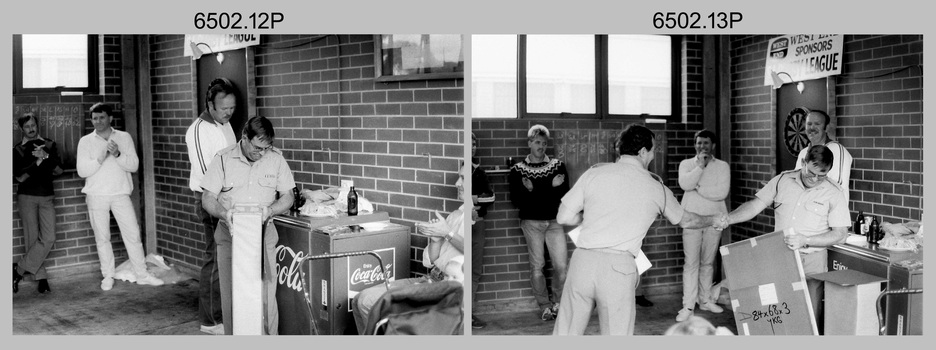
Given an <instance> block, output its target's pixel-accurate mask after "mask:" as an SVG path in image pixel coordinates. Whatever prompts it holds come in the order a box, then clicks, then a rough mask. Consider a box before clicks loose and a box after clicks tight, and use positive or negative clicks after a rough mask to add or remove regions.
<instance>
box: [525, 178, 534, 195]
mask: <svg viewBox="0 0 936 350" xmlns="http://www.w3.org/2000/svg"><path fill="white" fill-rule="evenodd" d="M523 187H526V189H527V191H530V192H533V181H530V179H528V178H523Z"/></svg>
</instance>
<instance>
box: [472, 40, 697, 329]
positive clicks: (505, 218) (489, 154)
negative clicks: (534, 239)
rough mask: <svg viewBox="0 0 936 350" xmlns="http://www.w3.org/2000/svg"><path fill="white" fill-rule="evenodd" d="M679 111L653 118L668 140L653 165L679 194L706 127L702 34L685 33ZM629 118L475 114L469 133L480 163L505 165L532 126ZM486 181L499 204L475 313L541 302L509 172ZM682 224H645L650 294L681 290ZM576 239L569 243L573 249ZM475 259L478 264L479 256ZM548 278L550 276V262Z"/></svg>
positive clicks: (490, 222)
mask: <svg viewBox="0 0 936 350" xmlns="http://www.w3.org/2000/svg"><path fill="white" fill-rule="evenodd" d="M682 40H683V42H682V49H681V51H682V52H683V53H684V54H683V59H682V87H683V88H682V89H683V93H682V106H683V109H682V115H683V116H684V118H685V120H686V121H687V122H685V123H667V124H649V125H647V126H648V127H650V128H651V129H653V130H654V131H655V132H656V133H657V134H658V135H660V136H662V137H664V138H665V140H666V146H667V148H666V157H663V158H660V157H658V158H657V159H656V160H655V161H654V164H656V162H662V164H660V165H659V166H655V165H654V164H651V169H661V170H658V171H657V172H658V173H659V175H661V176H662V177H663V178H664V181H665V183H666V185H667V186H668V187H669V188H670V189H671V190H673V192H674V194H676V196H677V198H680V197H681V196H682V190H681V189H680V188H679V185H678V166H679V162H680V161H682V160H683V159H686V158H688V157H691V156H694V155H695V150H694V148H693V143H692V136H693V134H694V133H695V132H696V131H697V130H698V129H699V128H701V125H702V94H701V89H702V69H701V59H702V58H701V57H702V56H701V41H700V38H699V37H695V36H687V37H683V38H682ZM629 123H630V122H627V121H593V120H590V121H561V120H527V119H524V120H516V119H510V120H505V119H475V120H473V121H472V125H471V127H472V132H474V133H475V135H476V136H477V137H478V140H479V143H478V148H477V152H476V155H477V157H478V158H480V161H481V166H482V168H485V169H493V167H495V166H500V167H501V169H503V166H504V164H505V158H506V157H511V156H521V157H522V156H526V155H527V154H529V147H528V146H527V142H526V132H527V130H528V129H529V128H530V127H531V126H533V125H535V124H543V125H544V126H546V127H547V128H548V129H549V130H550V131H552V132H555V131H556V130H564V131H575V130H581V129H602V130H616V131H620V130H623V128H624V126H626V125H627V124H629ZM554 146H555V144H554V143H553V142H551V143H550V148H549V149H548V150H547V154H549V155H550V157H553V156H554V155H555V154H556V151H555V147H554ZM488 179H489V180H490V182H491V186H492V188H493V190H494V192H495V202H494V204H493V205H492V206H491V207H490V208H489V209H488V214H487V216H486V217H485V221H486V225H487V226H486V227H487V230H486V233H485V248H484V258H483V261H482V262H481V263H482V264H483V265H484V267H483V270H484V275H483V276H482V278H481V282H480V284H479V287H478V294H477V300H478V304H476V305H475V306H474V308H475V310H476V312H490V311H498V310H516V309H531V308H536V302H535V301H534V300H533V295H532V289H531V288H530V283H529V278H530V272H529V269H530V268H529V255H528V254H527V249H526V241H525V239H524V238H523V232H522V231H521V230H520V220H519V216H518V213H517V210H516V208H515V207H514V206H513V204H511V203H510V195H509V188H508V184H507V174H506V172H505V171H491V172H489V175H488ZM681 234H682V230H681V229H678V228H677V227H676V226H674V225H671V224H670V223H669V222H668V221H666V220H665V219H661V218H658V219H657V220H656V222H655V223H654V224H653V226H652V227H651V228H650V229H649V230H648V232H647V236H646V238H644V242H643V247H642V249H643V250H644V252H645V253H646V254H647V257H648V258H649V259H650V260H651V261H652V262H653V267H652V268H651V269H650V270H649V271H647V272H646V273H645V275H644V276H643V278H642V279H641V285H642V286H643V288H644V293H645V294H647V295H652V294H656V293H667V292H674V291H680V290H681V288H682V265H683V253H682V235H681ZM572 249H574V245H573V244H571V242H569V251H570V253H571V251H572ZM475 263H477V262H475ZM546 268H547V272H546V274H547V276H550V275H551V268H550V265H549V263H547V264H546Z"/></svg>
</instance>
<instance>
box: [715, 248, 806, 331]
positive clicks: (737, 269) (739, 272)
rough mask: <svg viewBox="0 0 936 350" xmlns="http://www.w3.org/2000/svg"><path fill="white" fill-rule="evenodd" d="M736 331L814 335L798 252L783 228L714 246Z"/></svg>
mask: <svg viewBox="0 0 936 350" xmlns="http://www.w3.org/2000/svg"><path fill="white" fill-rule="evenodd" d="M719 252H720V253H721V255H722V264H723V265H724V267H725V275H726V276H727V280H728V283H727V284H728V292H729V295H730V297H731V305H730V306H731V307H730V309H731V311H732V313H733V314H734V317H735V322H736V324H737V326H738V334H739V335H816V334H818V329H817V327H816V321H815V317H814V316H813V309H812V304H811V303H810V302H809V289H808V288H806V278H805V277H804V276H803V266H802V262H801V260H800V256H799V252H797V251H795V250H791V249H790V248H789V247H787V245H786V243H784V241H783V232H782V231H777V232H774V233H769V234H766V235H763V236H760V237H755V238H751V239H747V240H744V241H740V242H736V243H732V244H727V245H724V246H722V247H721V248H720V249H719Z"/></svg>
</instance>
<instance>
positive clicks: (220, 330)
mask: <svg viewBox="0 0 936 350" xmlns="http://www.w3.org/2000/svg"><path fill="white" fill-rule="evenodd" d="M199 330H200V331H201V332H202V333H208V334H211V335H224V324H223V323H218V324H216V325H214V326H206V325H202V326H201V328H199Z"/></svg>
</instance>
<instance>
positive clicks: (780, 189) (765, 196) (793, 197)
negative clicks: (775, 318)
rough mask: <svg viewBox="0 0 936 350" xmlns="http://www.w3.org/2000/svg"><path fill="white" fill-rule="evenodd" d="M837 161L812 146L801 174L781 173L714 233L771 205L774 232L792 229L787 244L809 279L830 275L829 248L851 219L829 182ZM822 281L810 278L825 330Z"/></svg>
mask: <svg viewBox="0 0 936 350" xmlns="http://www.w3.org/2000/svg"><path fill="white" fill-rule="evenodd" d="M833 162H834V157H833V155H832V151H830V150H829V148H827V147H826V146H823V145H814V146H811V147H809V150H808V151H807V152H806V156H805V158H804V159H803V161H802V167H801V168H800V169H799V170H790V171H785V172H783V173H780V175H777V176H775V177H774V178H773V179H770V182H768V183H767V185H766V186H764V188H762V189H761V190H760V191H758V192H757V194H756V195H755V196H756V198H754V199H752V200H750V201H748V202H746V203H744V204H742V205H741V206H740V207H738V208H737V209H735V210H734V211H732V212H731V213H729V214H727V215H725V216H722V218H721V219H720V220H719V221H718V223H716V225H715V228H716V229H724V228H725V227H727V226H728V225H730V224H735V223H739V222H745V221H748V220H750V219H752V218H754V216H756V215H757V214H759V213H760V212H761V211H763V210H764V209H766V208H767V207H768V206H770V205H771V204H772V205H773V209H774V221H775V222H776V224H775V225H776V226H775V227H774V229H775V230H776V231H782V230H786V229H788V228H793V230H794V233H793V234H792V235H789V236H786V237H785V238H784V241H785V242H786V244H787V246H788V247H789V248H790V249H794V250H799V252H800V258H801V259H802V263H803V272H804V273H805V274H806V276H809V275H813V274H817V273H822V272H826V271H828V265H827V262H826V259H827V251H826V247H828V246H831V245H835V244H840V243H844V242H845V238H846V237H848V227H849V226H850V224H851V223H850V222H849V221H850V220H851V219H850V218H849V214H848V203H847V202H846V201H845V195H844V194H843V193H842V188H841V187H839V185H838V184H837V183H835V182H834V181H832V179H831V178H829V177H828V173H829V169H830V168H831V167H832V163H833ZM822 283H823V282H822V281H819V280H814V279H807V280H806V284H807V287H808V288H809V297H810V299H812V300H811V301H812V306H813V311H815V315H816V323H817V324H819V325H820V327H821V325H822V320H823V319H822V308H821V307H820V301H821V300H822V297H823V294H824V290H823V285H822Z"/></svg>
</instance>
